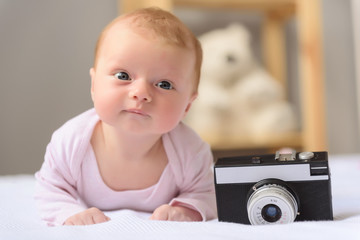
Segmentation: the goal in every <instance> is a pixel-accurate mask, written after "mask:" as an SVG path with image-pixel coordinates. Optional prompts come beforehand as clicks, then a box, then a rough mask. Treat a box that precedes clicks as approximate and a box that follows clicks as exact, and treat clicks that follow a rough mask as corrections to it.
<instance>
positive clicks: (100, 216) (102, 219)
mask: <svg viewBox="0 0 360 240" xmlns="http://www.w3.org/2000/svg"><path fill="white" fill-rule="evenodd" d="M93 220H94V223H103V222H107V221H109V220H110V218H109V217H108V216H105V214H103V213H99V214H95V215H94V216H93Z"/></svg>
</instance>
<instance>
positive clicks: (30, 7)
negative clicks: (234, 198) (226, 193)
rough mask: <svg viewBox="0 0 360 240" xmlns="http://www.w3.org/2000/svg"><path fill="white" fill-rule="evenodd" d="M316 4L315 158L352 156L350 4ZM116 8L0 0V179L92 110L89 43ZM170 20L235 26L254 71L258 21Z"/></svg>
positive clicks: (289, 68) (292, 74)
mask: <svg viewBox="0 0 360 240" xmlns="http://www.w3.org/2000/svg"><path fill="white" fill-rule="evenodd" d="M132 2H137V1H136V0H134V1H132ZM140 2H143V1H140ZM154 2H155V3H156V1H154ZM159 2H162V1H159ZM185 2H186V1H185ZM190 2H191V1H190ZM210 2H212V1H210ZM320 3H321V5H320V6H321V8H320V14H319V17H320V22H321V33H320V35H321V36H322V38H321V47H322V63H323V66H322V67H323V81H324V86H323V90H324V106H325V107H324V118H325V122H326V123H325V122H324V129H325V133H326V134H325V135H324V136H325V138H326V139H325V140H326V142H325V143H324V146H326V147H324V148H325V149H318V150H327V151H329V153H330V154H351V153H359V152H360V120H359V115H360V114H359V99H360V97H359V94H360V90H359V88H360V76H359V69H360V56H359V55H360V54H359V49H360V38H359V33H360V20H359V16H360V4H359V3H358V1H357V0H353V1H351V0H322V1H320ZM123 7H124V6H123V5H122V1H121V0H119V1H118V0H103V1H98V0H77V1H71V0H63V1H55V0H32V1H27V0H16V1H14V0H0V109H1V115H0V116H1V117H0V153H1V157H0V174H2V175H3V174H20V173H34V172H35V171H37V170H38V169H39V168H40V166H41V164H42V162H43V156H44V153H45V148H46V145H47V144H48V142H49V140H50V137H51V134H52V132H53V131H54V130H56V129H57V128H59V127H60V126H61V125H62V124H63V123H64V122H65V121H67V120H69V119H70V118H72V117H74V116H76V115H77V114H79V113H81V112H83V111H85V110H87V109H89V108H91V107H92V102H91V98H90V77H89V69H90V68H91V67H92V63H93V56H94V47H95V43H96V41H97V37H98V34H99V33H100V31H101V30H102V28H103V27H104V26H105V25H106V24H107V23H108V22H109V21H111V20H112V19H113V18H114V17H116V16H117V15H118V14H119V13H120V12H122V11H124V9H122V8H123ZM173 12H174V13H175V15H177V16H178V17H179V18H180V19H181V20H183V21H184V22H185V24H186V25H187V26H189V28H190V29H192V30H193V32H194V33H195V34H196V35H201V34H203V33H205V32H207V31H210V30H212V29H214V28H222V27H225V26H227V25H228V24H229V23H231V22H239V23H242V24H244V25H245V26H246V27H247V28H248V29H249V31H250V32H251V35H252V48H253V51H254V53H255V56H256V57H257V58H258V60H259V62H260V63H263V59H262V50H263V49H262V46H261V40H260V39H261V34H262V31H261V26H262V22H263V18H264V17H263V15H262V14H261V13H259V12H257V11H251V10H241V11H239V10H236V9H231V10H229V9H218V8H215V9H214V8H210V9H208V8H201V7H196V8H194V7H189V6H184V5H181V6H173ZM297 21H298V20H297V19H296V18H295V17H292V16H289V17H288V19H287V21H286V24H285V25H284V34H285V43H286V48H285V51H286V62H287V65H286V80H287V82H288V86H287V90H288V92H289V98H290V101H292V102H294V105H295V106H296V107H295V109H296V110H297V111H298V112H299V115H301V111H300V109H301V107H300V106H299V105H300V104H301V101H300V100H299V99H300V98H301V93H299V81H300V79H299V74H300V75H301V72H300V73H299V71H301V68H300V69H299V67H298V65H299V62H298V60H297V57H298V54H297V51H298V47H297V46H298V43H299V40H298V31H297ZM274 47H276V46H274ZM314 104H316V103H314ZM299 118H301V117H299ZM300 122H301V121H300ZM289 145H290V146H292V145H293V144H291V143H290V142H289ZM269 146H270V147H269V148H268V149H267V145H266V144H261V145H258V146H256V145H254V146H250V147H249V145H246V144H244V145H241V144H239V145H238V146H235V147H234V145H233V147H232V148H231V149H221V148H218V149H217V148H216V146H214V151H223V152H226V151H230V150H231V151H233V152H234V151H242V152H244V153H251V154H255V153H258V152H264V151H267V150H272V149H273V148H274V147H275V146H273V145H272V144H271V143H269ZM276 147H277V146H276ZM279 147H287V146H286V144H284V145H282V146H279ZM298 148H299V149H300V148H301V146H299V147H298ZM305 150H307V149H305Z"/></svg>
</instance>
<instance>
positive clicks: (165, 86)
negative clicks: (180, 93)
mask: <svg viewBox="0 0 360 240" xmlns="http://www.w3.org/2000/svg"><path fill="white" fill-rule="evenodd" d="M156 86H157V87H159V88H162V89H166V90H171V89H173V86H172V84H171V83H170V82H168V81H161V82H159V83H157V84H156Z"/></svg>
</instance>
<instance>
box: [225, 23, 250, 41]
mask: <svg viewBox="0 0 360 240" xmlns="http://www.w3.org/2000/svg"><path fill="white" fill-rule="evenodd" d="M226 29H227V30H228V31H229V32H231V33H236V34H239V36H241V38H242V39H246V41H248V42H250V41H251V35H250V32H249V30H248V29H247V28H246V27H245V26H244V25H242V24H240V23H230V24H229V25H228V26H227V28H226Z"/></svg>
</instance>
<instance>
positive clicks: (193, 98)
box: [184, 93, 198, 117]
mask: <svg viewBox="0 0 360 240" xmlns="http://www.w3.org/2000/svg"><path fill="white" fill-rule="evenodd" d="M197 96H198V94H197V93H194V94H193V95H192V96H191V98H190V101H189V103H188V105H187V106H186V109H185V113H184V117H185V116H186V114H187V113H188V112H189V110H190V108H191V104H192V103H193V101H194V100H195V99H196V98H197Z"/></svg>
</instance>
